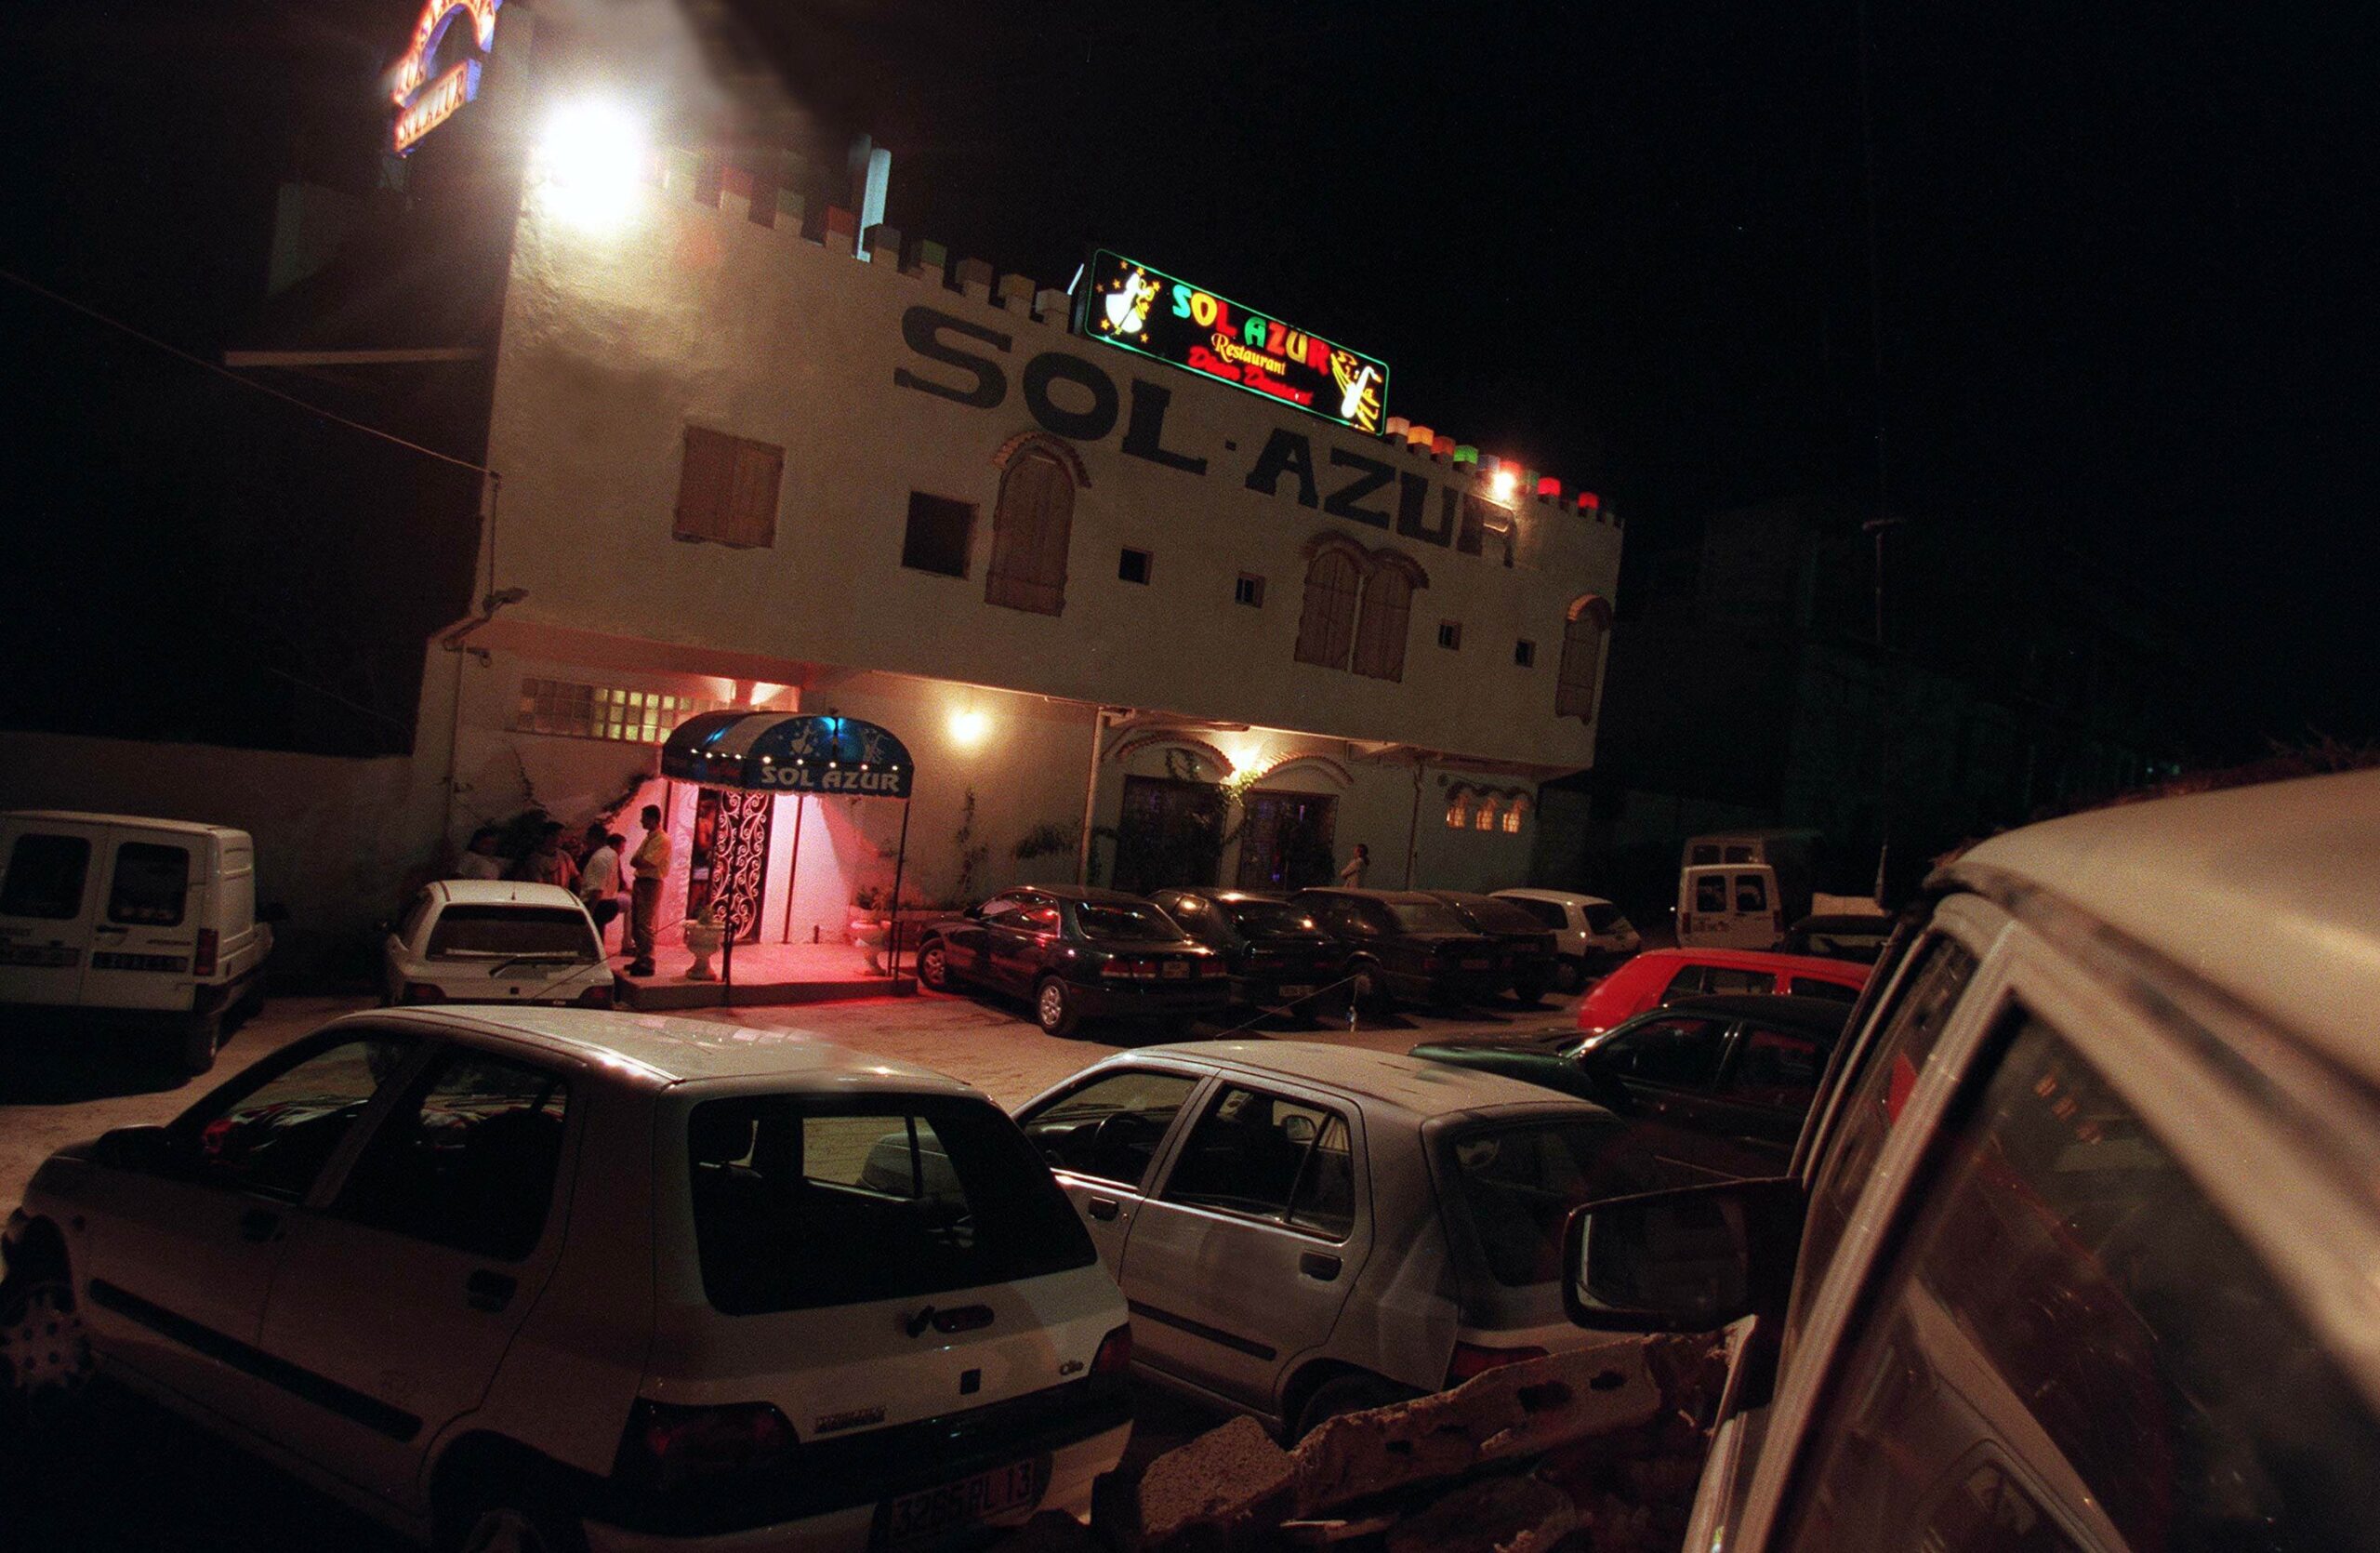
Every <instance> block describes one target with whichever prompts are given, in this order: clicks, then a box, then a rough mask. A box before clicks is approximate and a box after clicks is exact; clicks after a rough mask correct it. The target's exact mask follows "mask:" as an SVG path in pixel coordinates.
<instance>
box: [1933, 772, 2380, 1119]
mask: <svg viewBox="0 0 2380 1553" xmlns="http://www.w3.org/2000/svg"><path fill="white" fill-rule="evenodd" d="M2375 880H2380V769H2374V770H2365V771H2355V772H2345V773H2340V774H2337V775H2334V776H2307V777H2300V778H2297V779H2294V780H2291V781H2284V782H2270V783H2265V784H2262V785H2260V786H2255V787H2244V788H2232V789H2228V790H2223V791H2218V792H2204V793H2194V794H2190V795H2188V796H2187V797H2178V798H2163V799H2159V800H2156V801H2155V802H2153V803H2126V804H2121V805H2118V806H2115V807H2112V808H2107V809H2096V810H2093V811H2091V812H2089V813H2086V814H2080V815H2071V816H2067V817H2065V818H2062V819H2052V820H2044V821H2042V822H2041V823H2039V824H2035V825H2029V826H2027V827H2025V828H2024V829H2023V830H2012V831H2010V832H2008V833H2007V834H2005V835H2003V836H1996V837H1994V838H1992V839H1991V840H1990V841H1988V842H1985V843H1982V844H1981V845H1979V846H1977V847H1976V848H1974V849H1973V850H1972V851H1969V852H1967V853H1966V854H1965V855H1964V856H1961V857H1959V858H1958V859H1957V860H1956V861H1955V862H1953V863H1951V864H1950V865H1949V867H1948V868H1946V869H1944V870H1943V871H1942V874H1941V875H1939V876H1937V882H1938V883H1945V884H1952V885H1955V884H1959V883H1965V884H1967V885H1969V886H1970V887H1978V888H1982V889H1984V890H1985V891H1986V893H1990V894H1995V895H2001V896H2006V895H2007V894H2009V893H2010V891H2009V887H2010V886H2012V885H2013V886H2015V887H2016V888H2017V889H2019V890H2034V891H2040V892H2042V893H2044V894H2046V895H2049V896H2055V897H2056V898H2058V899H2060V900H2063V901H2065V902H2067V903H2069V905H2071V906H2073V907H2075V908H2078V909H2081V910H2082V911H2083V912H2084V913H2086V914H2087V915H2089V916H2091V917H2093V918H2095V919H2096V920H2097V921H2098V922H2100V923H2104V924H2106V925H2107V926H2108V927H2109V928H2111V929H2113V930H2114V931H2115V932H2116V933H2118V934H2120V935H2122V936H2124V937H2126V938H2129V939H2131V940H2132V941H2133V942H2134V943H2135V944H2137V945H2140V946H2141V947H2143V948H2145V949H2149V951H2151V952H2152V953H2153V954H2155V955H2156V956H2157V957H2159V958H2160V959H2162V960H2164V961H2165V962H2169V963H2170V964H2172V965H2175V966H2180V967H2185V968H2187V970H2188V973H2189V974H2190V975H2191V976H2195V977H2197V978H2198V979H2199V980H2200V981H2201V982H2202V983H2204V984H2205V985H2207V986H2209V987H2211V988H2214V989H2216V990H2217V991H2218V992H2220V993H2221V994H2222V995H2224V996H2225V997H2227V998H2228V999H2231V1000H2234V1001H2236V1002H2238V1003H2240V1004H2241V1005H2243V1006H2245V1007H2247V1008H2250V1009H2253V1010H2254V1011H2255V1012H2256V1013H2258V1014H2259V1015H2262V1016H2263V1017H2264V1018H2265V1019H2267V1020H2268V1021H2270V1022H2271V1023H2273V1024H2274V1025H2277V1026H2279V1027H2280V1028H2281V1029H2282V1030H2283V1031H2284V1032H2286V1033H2287V1034H2289V1035H2290V1036H2291V1037H2293V1038H2294V1039H2296V1040H2299V1041H2301V1042H2305V1043H2307V1045H2310V1046H2313V1047H2315V1048H2317V1049H2319V1050H2321V1051H2322V1052H2323V1053H2324V1054H2325V1055H2327V1056H2328V1057H2330V1059H2331V1060H2333V1061H2334V1062H2336V1063H2338V1064H2340V1065H2342V1066H2343V1067H2346V1068H2347V1069H2350V1070H2352V1071H2354V1072H2357V1073H2359V1074H2360V1075H2361V1076H2362V1077H2363V1078H2364V1079H2365V1080H2366V1081H2367V1082H2380V1043H2375V1042H2373V1039H2372V1022H2373V1009H2374V1008H2380V889H2375V888H2374V887H2373V882H2374V881H2375Z"/></svg>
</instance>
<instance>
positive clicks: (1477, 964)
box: [1462, 960, 1489, 971]
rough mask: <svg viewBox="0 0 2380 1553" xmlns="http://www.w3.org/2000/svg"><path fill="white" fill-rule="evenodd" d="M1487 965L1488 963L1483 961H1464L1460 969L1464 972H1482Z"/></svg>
mask: <svg viewBox="0 0 2380 1553" xmlns="http://www.w3.org/2000/svg"><path fill="white" fill-rule="evenodd" d="M1488 963H1489V962H1488V961H1485V960H1466V961H1464V962H1462V968H1463V969H1464V970H1466V971H1484V970H1486V969H1487V968H1488Z"/></svg>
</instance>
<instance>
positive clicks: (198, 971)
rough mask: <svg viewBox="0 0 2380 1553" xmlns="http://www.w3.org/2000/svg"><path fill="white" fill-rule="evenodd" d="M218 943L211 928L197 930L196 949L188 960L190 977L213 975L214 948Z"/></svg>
mask: <svg viewBox="0 0 2380 1553" xmlns="http://www.w3.org/2000/svg"><path fill="white" fill-rule="evenodd" d="M219 942H220V940H219V939H218V938H217V937H216V936H215V930H214V929H213V928H211V927H202V928H200V929H199V930H198V949H197V952H196V953H194V954H192V956H191V959H190V969H191V975H192V976H213V975H214V974H215V955H216V947H217V945H218V943H219Z"/></svg>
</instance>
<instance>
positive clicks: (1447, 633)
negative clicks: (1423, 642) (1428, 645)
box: [1438, 620, 1462, 651]
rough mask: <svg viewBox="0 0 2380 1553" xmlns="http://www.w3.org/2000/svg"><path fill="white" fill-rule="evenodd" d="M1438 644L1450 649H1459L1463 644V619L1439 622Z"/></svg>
mask: <svg viewBox="0 0 2380 1553" xmlns="http://www.w3.org/2000/svg"><path fill="white" fill-rule="evenodd" d="M1438 645H1439V646H1441V647H1445V648H1447V649H1448V650H1449V651H1453V650H1459V649H1460V648H1461V646H1462V622H1461V620H1440V621H1439V622H1438Z"/></svg>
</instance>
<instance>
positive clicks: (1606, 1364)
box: [1294, 1336, 1712, 1518]
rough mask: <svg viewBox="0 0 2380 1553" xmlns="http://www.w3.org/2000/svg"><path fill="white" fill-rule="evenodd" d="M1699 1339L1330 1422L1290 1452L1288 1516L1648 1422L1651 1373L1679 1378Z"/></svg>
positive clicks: (1534, 1366)
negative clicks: (1292, 1476)
mask: <svg viewBox="0 0 2380 1553" xmlns="http://www.w3.org/2000/svg"><path fill="white" fill-rule="evenodd" d="M1711 1343H1712V1339H1710V1338H1706V1337H1687V1338H1678V1337H1640V1336H1630V1337H1625V1338H1621V1339H1618V1340H1616V1341H1613V1342H1609V1343H1602V1344H1598V1345H1597V1346H1595V1347H1592V1348H1581V1349H1580V1350H1578V1351H1576V1352H1573V1353H1561V1354H1553V1355H1549V1356H1548V1357H1546V1358H1543V1359H1532V1360H1528V1361H1525V1362H1523V1363H1518V1364H1506V1365H1502V1366H1500V1367H1499V1368H1497V1369H1493V1370H1490V1371H1488V1372H1487V1373H1486V1374H1481V1375H1476V1376H1474V1377H1473V1378H1472V1379H1471V1380H1468V1381H1466V1382H1464V1383H1463V1384H1462V1385H1461V1386H1459V1387H1455V1388H1454V1389H1453V1390H1451V1391H1441V1392H1437V1393H1435V1394H1434V1395H1431V1396H1427V1397H1417V1398H1415V1399H1414V1400H1411V1401H1408V1402H1398V1403H1396V1404H1395V1405H1393V1406H1390V1407H1383V1408H1375V1409H1373V1410H1371V1411H1370V1412H1368V1413H1352V1414H1345V1415H1344V1416H1342V1417H1338V1418H1333V1419H1331V1420H1330V1421H1329V1422H1328V1423H1326V1424H1324V1425H1323V1426H1322V1427H1320V1428H1318V1429H1316V1430H1315V1431H1314V1433H1312V1434H1310V1435H1308V1436H1307V1437H1306V1438H1305V1439H1304V1440H1302V1441H1301V1442H1300V1444H1299V1446H1298V1449H1297V1455H1296V1465H1297V1493H1296V1510H1295V1512H1294V1513H1296V1514H1297V1515H1299V1516H1301V1517H1309V1518H1311V1517H1314V1516H1316V1515H1319V1514H1321V1513H1322V1512H1325V1511H1328V1510H1330V1509H1333V1508H1335V1507H1339V1506H1342V1505H1350V1504H1354V1503H1356V1502H1358V1501H1360V1500H1364V1499H1368V1498H1370V1497H1371V1496H1373V1495H1375V1494H1381V1493H1394V1492H1395V1491H1397V1490H1399V1489H1404V1488H1407V1487H1410V1486H1413V1485H1416V1484H1420V1483H1426V1482H1430V1481H1434V1480H1440V1479H1447V1478H1455V1477H1460V1476H1461V1475H1462V1474H1464V1473H1466V1472H1469V1471H1472V1470H1473V1469H1474V1468H1476V1467H1482V1466H1486V1465H1488V1464H1490V1463H1493V1462H1497V1461H1506V1460H1512V1459H1514V1458H1517V1457H1522V1456H1528V1455H1535V1454H1539V1453H1543V1452H1547V1451H1552V1450H1555V1449H1558V1448H1560V1447H1562V1446H1564V1445H1567V1444H1570V1443H1572V1442H1574V1441H1577V1440H1584V1439H1588V1438H1590V1437H1592V1436H1594V1435H1599V1434H1605V1433H1608V1432H1610V1431H1613V1430H1617V1429H1627V1428H1633V1427H1637V1426H1640V1425H1643V1424H1645V1423H1647V1422H1649V1421H1650V1420H1651V1419H1652V1418H1653V1417H1654V1416H1655V1415H1656V1414H1659V1413H1660V1412H1661V1411H1662V1410H1663V1409H1664V1407H1666V1406H1672V1405H1674V1404H1673V1403H1672V1401H1671V1400H1670V1399H1669V1398H1668V1397H1666V1396H1665V1395H1664V1392H1663V1388H1662V1387H1661V1384H1660V1381H1659V1378H1657V1374H1656V1370H1655V1359H1656V1355H1658V1356H1659V1368H1660V1372H1661V1373H1662V1374H1682V1373H1688V1372H1690V1371H1691V1370H1692V1369H1693V1368H1694V1365H1693V1361H1692V1360H1691V1359H1690V1358H1689V1357H1687V1356H1686V1355H1685V1354H1683V1353H1672V1352H1669V1351H1668V1350H1669V1349H1670V1348H1672V1347H1684V1348H1693V1349H1699V1348H1701V1347H1708V1346H1710V1344H1711Z"/></svg>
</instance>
